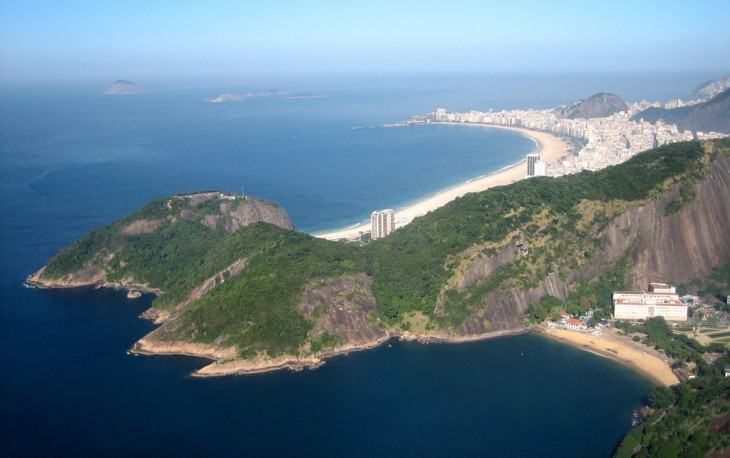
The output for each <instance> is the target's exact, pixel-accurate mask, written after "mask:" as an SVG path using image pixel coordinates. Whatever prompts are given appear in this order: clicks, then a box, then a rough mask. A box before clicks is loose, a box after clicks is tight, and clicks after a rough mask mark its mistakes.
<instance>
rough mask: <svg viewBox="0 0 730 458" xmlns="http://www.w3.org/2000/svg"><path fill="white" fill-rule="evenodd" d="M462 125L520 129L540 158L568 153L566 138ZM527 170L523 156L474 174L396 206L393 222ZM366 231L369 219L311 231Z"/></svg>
mask: <svg viewBox="0 0 730 458" xmlns="http://www.w3.org/2000/svg"><path fill="white" fill-rule="evenodd" d="M459 125H462V124H459ZM464 126H468V127H477V128H488V129H505V130H511V131H514V132H519V133H521V134H523V135H525V136H528V137H530V138H532V139H534V140H535V141H537V142H538V144H539V147H538V149H537V150H536V152H539V153H540V159H542V160H543V161H545V162H547V163H548V164H554V163H556V162H558V161H559V160H560V158H562V157H563V156H565V155H567V154H568V144H567V143H566V142H565V140H563V139H561V138H559V137H556V136H554V135H550V134H547V133H544V132H536V131H532V130H527V129H520V128H515V127H501V126H486V125H479V124H464ZM526 173H527V169H526V166H525V160H522V161H520V162H518V163H517V164H514V165H512V166H509V167H506V168H504V169H502V170H499V171H497V172H495V173H492V174H490V175H487V176H483V177H479V178H475V179H473V180H469V181H468V182H466V183H462V184H460V185H457V186H454V187H452V188H449V189H445V190H443V191H441V192H439V193H437V194H435V195H433V196H431V197H429V198H427V199H424V200H422V201H420V202H416V203H415V204H413V205H410V206H408V207H405V208H401V209H398V210H397V211H396V212H395V220H396V224H397V225H398V223H402V222H410V221H412V220H413V219H414V218H416V217H418V216H422V215H425V214H426V213H428V212H430V211H432V210H435V209H437V208H439V207H442V206H444V205H446V204H447V203H449V202H451V201H453V200H454V199H456V198H457V197H461V196H463V195H465V194H467V193H470V192H481V191H484V190H486V189H489V188H493V187H495V186H502V185H507V184H510V183H513V182H515V181H519V180H522V179H524V178H525V175H526ZM373 210H376V209H373ZM365 232H370V223H369V222H365V223H362V224H359V225H357V226H354V227H349V228H346V229H342V230H335V231H332V232H326V233H318V234H313V235H314V236H316V237H319V238H324V239H328V240H340V239H351V238H356V237H359V236H360V235H361V234H362V233H365Z"/></svg>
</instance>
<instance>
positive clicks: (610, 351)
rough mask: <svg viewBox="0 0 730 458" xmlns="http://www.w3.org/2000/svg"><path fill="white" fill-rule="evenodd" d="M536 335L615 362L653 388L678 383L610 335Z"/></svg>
mask: <svg viewBox="0 0 730 458" xmlns="http://www.w3.org/2000/svg"><path fill="white" fill-rule="evenodd" d="M540 335H541V336H544V337H545V338H547V339H552V340H556V341H558V342H561V343H563V344H566V345H570V346H572V347H575V348H578V349H580V350H584V351H587V352H590V353H593V354H595V355H598V356H603V357H605V358H609V359H611V360H613V361H616V362H617V363H619V364H621V365H623V366H625V367H627V368H629V369H631V370H633V371H634V372H637V373H639V374H641V375H643V376H644V377H646V378H648V379H649V380H651V381H652V382H653V383H655V384H656V385H663V386H672V385H676V384H678V383H679V382H680V380H679V378H678V377H677V376H676V375H675V374H674V372H672V368H671V367H670V365H669V363H668V362H666V361H664V360H662V359H660V358H658V357H656V356H654V355H651V354H649V353H646V352H643V351H641V350H639V349H637V348H634V347H633V346H630V345H628V344H626V343H625V342H622V341H621V340H620V339H618V338H617V337H616V336H614V335H613V331H608V332H604V334H602V335H600V336H595V335H593V334H591V333H587V332H580V331H569V330H567V329H558V328H553V329H545V328H543V329H541V330H540Z"/></svg>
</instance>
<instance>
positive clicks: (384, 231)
mask: <svg viewBox="0 0 730 458" xmlns="http://www.w3.org/2000/svg"><path fill="white" fill-rule="evenodd" d="M370 225H371V233H370V238H371V239H373V240H376V239H379V238H383V237H385V236H386V235H388V234H390V233H391V232H393V230H395V212H394V211H393V210H392V209H390V208H388V209H386V210H377V211H374V212H372V213H371V214H370Z"/></svg>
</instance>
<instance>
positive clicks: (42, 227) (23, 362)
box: [0, 76, 699, 456]
mask: <svg viewBox="0 0 730 458" xmlns="http://www.w3.org/2000/svg"><path fill="white" fill-rule="evenodd" d="M551 78H553V77H550V78H547V77H546V78H544V79H539V78H537V77H531V78H528V79H527V80H526V81H522V82H520V81H515V80H514V79H512V80H509V81H502V80H500V79H499V78H497V77H490V78H483V79H480V78H478V77H475V76H470V77H461V78H455V79H450V78H446V77H438V78H422V77H418V78H416V77H413V78H379V79H373V80H365V79H353V78H332V77H330V78H329V79H327V80H322V81H317V80H314V79H309V80H306V81H301V80H296V81H293V80H281V81H273V82H272V81H267V82H265V83H261V82H256V84H253V83H252V84H250V85H244V84H242V85H241V86H228V87H214V88H207V89H174V90H173V89H165V88H164V86H162V85H160V87H155V88H154V89H156V90H154V91H152V92H150V93H149V94H144V95H139V96H129V97H103V96H101V95H100V94H101V92H102V91H103V90H104V88H105V87H104V86H103V85H102V86H100V87H82V88H79V87H72V88H68V87H67V88H13V89H12V90H9V89H7V88H6V89H3V91H2V93H1V94H0V97H1V100H0V102H2V103H0V110H1V112H0V114H1V119H0V121H1V122H0V148H1V158H2V159H1V161H0V178H1V179H0V190H1V193H0V199H1V200H0V205H1V206H0V209H1V210H2V212H1V214H2V219H1V220H0V222H1V224H2V232H1V233H0V257H1V259H0V260H1V261H2V262H0V301H1V303H0V368H2V379H1V380H2V381H0V405H1V406H2V419H3V421H2V428H0V437H1V438H2V443H1V445H2V449H3V451H4V452H5V453H9V454H10V455H26V454H43V453H48V452H51V453H53V454H55V455H72V454H73V455H117V454H121V455H150V454H159V455H174V456H186V455H187V456H200V455H202V454H207V455H222V454H226V455H234V454H236V455H240V454H246V455H297V456H303V455H305V456H306V455H310V456H343V455H347V456H372V455H376V454H378V455H414V454H421V455H432V456H433V455H436V456H438V455H487V454H489V455H509V456H534V455H541V456H565V455H566V451H567V454H569V455H576V456H577V455H579V456H591V455H594V456H605V455H607V454H609V453H610V452H611V450H612V449H613V447H614V446H615V445H616V444H617V442H618V441H619V440H620V438H621V437H622V435H623V434H624V433H625V432H626V431H627V430H628V429H629V427H630V426H631V412H632V410H633V409H634V408H635V407H636V406H638V405H639V403H640V401H641V398H642V396H643V395H644V394H645V393H646V392H647V391H648V389H649V388H650V386H651V385H650V382H649V381H648V380H646V379H644V378H642V377H641V376H639V375H637V374H635V373H633V372H631V371H629V370H628V369H626V368H624V367H622V366H620V365H618V364H616V363H614V362H613V361H610V360H607V359H605V358H601V357H599V356H596V355H593V354H590V353H586V352H581V351H579V350H576V349H573V348H571V347H567V346H564V345H562V344H559V343H555V342H552V341H548V340H545V339H542V338H540V337H538V336H532V335H527V336H519V337H511V338H501V339H495V340H488V341H483V342H477V343H470V344H460V345H420V344H414V343H398V342H392V343H391V345H387V346H383V347H381V348H379V349H376V350H373V351H367V352H362V353H357V354H351V355H349V356H347V357H340V358H336V359H334V360H332V361H330V362H328V363H327V364H326V365H325V366H324V367H323V368H321V369H319V370H316V371H305V372H302V373H287V372H280V373H272V374H262V375H256V376H247V377H229V378H222V379H194V378H190V377H189V376H188V374H189V373H190V372H192V371H193V370H195V369H196V368H199V367H201V366H202V365H204V364H205V361H203V360H199V359H194V358H185V357H135V356H130V355H128V354H127V353H126V352H127V350H128V349H129V348H130V347H131V346H132V344H133V343H134V342H135V341H136V340H137V339H139V338H140V337H142V336H144V335H145V334H146V333H148V332H149V331H150V330H152V329H153V326H152V325H151V324H150V323H149V322H146V321H143V320H140V319H138V315H139V314H140V313H141V312H143V311H144V310H145V308H147V307H148V306H149V304H150V301H151V298H150V297H148V296H145V297H143V298H142V299H140V300H138V301H131V300H128V299H126V297H125V296H124V294H123V293H122V292H115V291H105V290H94V289H76V290H65V291H41V290H34V289H28V288H24V287H23V280H24V279H25V278H26V276H28V275H29V274H31V273H32V272H34V271H35V270H37V269H38V268H40V267H41V266H42V265H43V264H44V263H45V262H46V261H47V260H48V258H49V257H50V256H52V255H53V254H54V253H55V252H56V251H57V250H59V249H60V248H62V247H63V246H65V245H67V244H68V243H71V242H72V241H74V240H76V239H78V238H79V237H81V236H83V235H84V234H85V233H87V232H88V231H90V230H92V229H94V228H96V227H100V226H102V225H105V224H108V223H110V222H112V221H113V220H115V219H118V218H120V217H122V216H124V215H126V214H128V213H129V212H132V211H134V210H135V209H137V208H139V207H141V206H142V205H144V204H145V203H147V202H148V201H149V200H151V199H154V198H160V197H164V196H166V195H169V194H174V193H182V192H191V191H195V190H203V189H227V190H231V191H235V192H241V191H242V188H243V191H245V193H246V194H251V195H255V196H258V197H262V198H265V199H268V200H272V201H275V202H277V203H279V204H281V205H282V206H283V207H284V208H286V209H287V211H288V212H289V214H290V216H291V217H292V219H293V221H294V223H295V225H296V226H297V227H298V228H299V229H301V230H304V231H317V230H324V229H330V228H337V227H343V226H347V225H349V224H353V223H356V222H359V221H361V220H362V219H364V218H367V216H368V215H369V213H370V211H372V210H374V209H377V208H383V207H398V206H401V205H404V204H407V203H409V202H412V201H414V200H418V199H420V198H422V197H424V196H427V195H429V194H432V193H435V192H437V191H439V190H441V189H443V188H445V187H448V186H451V185H454V184H458V183H460V182H462V181H465V180H467V179H470V178H474V177H475V176H478V175H482V174H485V173H489V172H491V171H494V170H496V169H499V168H501V167H504V166H506V165H509V164H512V163H515V162H517V161H518V160H520V159H522V158H523V157H524V155H525V154H526V153H527V152H530V151H532V150H533V149H534V147H535V145H534V143H533V142H532V141H531V140H530V139H528V138H526V137H523V136H521V135H519V134H515V133H512V132H506V131H499V130H491V129H481V128H469V127H463V126H421V127H411V128H383V127H380V126H382V125H384V124H388V123H394V122H399V121H402V120H407V119H409V117H410V116H411V115H412V114H419V113H424V112H427V111H432V110H434V109H435V108H437V107H439V106H443V107H445V108H449V109H456V110H469V109H480V110H486V109H488V108H490V107H494V108H497V109H502V108H518V107H522V108H526V107H528V106H533V107H537V108H543V107H546V106H554V105H558V104H561V103H569V102H571V101H573V100H575V99H578V98H581V97H585V96H587V95H591V94H592V93H594V92H598V91H599V90H601V88H599V87H596V86H600V85H602V84H603V83H604V82H605V79H601V78H598V79H594V80H591V79H590V78H588V79H583V80H580V81H582V82H581V84H573V85H569V84H562V85H561V84H558V81H557V80H556V79H554V78H553V79H551ZM697 82H699V81H697ZM138 83H140V84H142V85H144V82H138ZM270 83H274V84H275V85H270ZM528 83H529V84H528ZM265 84H266V85H265ZM621 84H624V85H625V87H626V88H629V87H631V85H630V84H629V82H628V80H625V81H624V82H623V83H621ZM694 85H696V84H695V83H694V82H692V83H688V84H687V85H686V86H685V85H684V82H683V84H681V85H680V84H676V82H675V84H674V85H672V84H670V83H666V87H665V89H663V91H664V93H665V94H667V95H669V97H667V98H671V97H680V96H683V95H684V94H685V93H686V92H689V91H690V90H691V89H692V88H693V87H694ZM659 86H661V85H659ZM526 87H529V88H530V90H529V91H526V90H524V89H525V88H526ZM547 87H553V88H555V90H554V92H550V91H546V92H543V93H546V94H548V95H547V96H544V97H537V98H535V100H534V102H535V104H534V105H529V104H528V103H529V100H528V99H527V98H528V96H529V94H536V93H537V91H538V89H539V88H547ZM594 87H596V89H595V90H593V89H590V88H594ZM639 87H643V86H641V85H639ZM661 87H663V86H661ZM571 88H572V89H571ZM270 89H280V90H282V91H284V92H286V93H289V94H292V93H296V92H308V93H317V94H321V95H323V96H324V97H322V98H312V99H287V98H285V97H255V98H247V99H244V100H243V101H241V102H239V103H232V104H209V103H204V101H203V100H204V99H205V98H209V97H215V96H217V95H220V94H222V93H234V94H237V93H238V94H240V93H246V92H250V91H261V90H270ZM589 89H590V91H589ZM633 90H635V91H636V88H635V87H634V89H633ZM571 91H572V92H571ZM614 92H618V91H614ZM651 96H652V94H648V95H647V96H646V97H647V98H651ZM470 100H474V101H475V102H470ZM471 103H473V105H472V104H471ZM576 431H580V434H581V437H583V438H584V439H585V440H577V441H576V440H575V432H576ZM568 444H569V445H568Z"/></svg>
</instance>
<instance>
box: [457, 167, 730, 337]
mask: <svg viewBox="0 0 730 458" xmlns="http://www.w3.org/2000/svg"><path fill="white" fill-rule="evenodd" d="M694 191H695V193H696V197H695V198H694V199H693V200H692V201H690V202H688V203H687V204H686V205H685V206H684V207H683V208H682V209H681V210H680V211H679V212H677V213H675V214H673V215H671V216H665V209H666V206H667V205H668V204H669V203H670V202H672V201H673V200H675V199H676V198H677V196H678V190H677V189H674V190H671V191H669V192H666V193H664V194H663V195H662V196H661V197H660V198H659V199H657V200H655V201H652V202H650V203H648V204H645V205H641V206H636V207H633V208H630V209H628V210H626V211H625V212H623V213H621V214H620V215H619V216H617V217H615V218H614V219H613V220H612V221H611V222H610V223H609V224H608V226H607V227H606V228H605V230H604V231H603V234H602V235H601V248H600V249H599V251H598V253H597V255H596V259H595V261H594V262H593V263H591V264H589V265H586V266H583V267H582V268H581V269H579V270H576V271H573V272H570V273H567V274H564V275H563V276H562V279H561V275H560V274H559V272H557V271H556V272H553V273H551V274H550V275H549V276H548V277H547V278H546V279H545V280H543V281H542V282H540V284H539V285H538V286H537V287H536V288H533V289H531V290H527V291H522V290H519V289H514V290H511V291H509V293H507V294H506V293H504V292H493V293H492V294H491V295H490V296H489V298H488V299H487V300H486V301H485V302H487V304H488V305H487V306H486V307H485V309H484V310H483V311H481V312H479V313H477V314H476V315H475V316H474V317H472V318H469V319H467V320H466V321H465V322H464V324H463V325H462V326H461V327H460V328H459V330H458V333H459V334H461V335H467V336H468V335H480V334H484V333H488V332H493V331H495V330H504V329H514V328H519V327H521V326H522V325H521V321H520V318H521V316H522V314H523V313H524V312H525V310H527V308H528V307H529V306H530V303H532V302H537V301H539V299H540V298H541V297H542V296H544V295H546V294H549V295H552V296H555V297H558V298H561V299H565V298H566V297H567V296H568V293H569V291H570V289H571V285H572V284H573V283H574V282H575V280H576V278H578V277H583V278H593V277H595V276H596V275H597V272H598V270H597V267H596V266H598V265H611V264H614V263H615V262H616V261H617V260H618V259H619V258H621V257H622V256H623V255H624V253H626V252H627V250H631V251H630V265H631V270H630V272H629V274H628V276H627V279H626V283H627V286H628V287H629V288H630V289H633V290H640V291H643V290H645V289H646V288H647V287H648V284H649V283H650V282H655V281H662V282H669V283H672V284H675V285H676V284H681V283H687V282H689V281H691V280H692V279H693V278H705V277H706V276H707V275H709V273H710V272H711V271H712V269H713V268H715V267H718V266H720V265H723V264H725V263H727V262H728V260H730V229H729V228H730V198H729V197H728V196H730V158H727V157H723V158H719V159H718V160H717V161H716V162H714V164H713V165H712V169H711V170H710V171H709V173H708V174H707V175H706V176H705V178H704V179H703V180H702V181H701V182H699V183H697V184H695V189H694ZM517 248H518V247H517V246H514V244H510V245H508V246H507V247H505V248H503V249H502V250H500V252H499V253H498V254H497V255H496V256H492V257H479V258H477V259H476V260H475V261H474V262H473V263H472V264H471V265H470V266H469V268H467V269H466V271H465V272H464V274H463V276H462V278H461V281H460V283H459V287H460V288H466V287H468V286H469V285H471V284H474V283H475V282H477V281H479V280H480V279H483V278H486V277H487V276H488V275H490V274H491V273H493V272H495V271H496V270H497V269H498V268H499V267H500V266H501V265H503V264H504V263H506V262H511V261H512V260H514V259H515V257H516V256H517V251H518V249H517Z"/></svg>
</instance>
